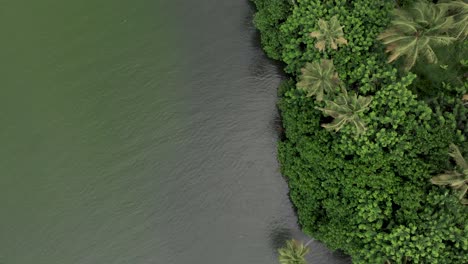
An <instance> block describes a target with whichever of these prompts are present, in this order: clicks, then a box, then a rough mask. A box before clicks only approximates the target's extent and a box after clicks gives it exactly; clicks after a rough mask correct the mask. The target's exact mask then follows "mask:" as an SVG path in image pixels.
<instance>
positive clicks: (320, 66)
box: [297, 60, 340, 101]
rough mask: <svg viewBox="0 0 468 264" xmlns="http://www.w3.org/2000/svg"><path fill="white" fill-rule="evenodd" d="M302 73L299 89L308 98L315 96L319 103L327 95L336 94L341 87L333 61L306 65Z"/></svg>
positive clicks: (298, 84)
mask: <svg viewBox="0 0 468 264" xmlns="http://www.w3.org/2000/svg"><path fill="white" fill-rule="evenodd" d="M301 72H302V74H301V76H300V77H299V78H300V81H299V82H298V83H297V88H298V89H299V90H303V91H305V92H306V93H307V94H306V96H307V97H310V96H315V97H316V100H317V101H322V100H323V98H324V96H325V95H331V94H334V93H335V90H336V89H337V87H339V86H340V79H339V78H338V73H336V72H335V66H334V65H333V61H332V60H321V61H320V63H319V62H312V63H306V65H305V67H304V68H302V69H301Z"/></svg>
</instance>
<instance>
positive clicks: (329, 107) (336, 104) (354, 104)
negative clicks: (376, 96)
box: [316, 89, 372, 134]
mask: <svg viewBox="0 0 468 264" xmlns="http://www.w3.org/2000/svg"><path fill="white" fill-rule="evenodd" d="M371 101H372V97H371V96H358V95H357V94H355V93H353V94H352V95H349V94H348V92H347V91H346V89H342V93H341V94H340V95H338V96H337V97H336V99H335V100H334V101H330V100H326V101H325V104H326V106H325V107H324V108H320V107H316V109H319V110H320V111H322V112H323V113H324V114H325V115H328V116H331V117H333V118H334V120H333V122H331V123H329V124H322V126H323V127H324V128H325V129H327V130H335V131H339V130H340V129H341V128H342V127H343V126H344V125H346V124H348V123H350V124H353V125H354V126H355V127H356V131H357V134H361V133H363V132H364V131H366V126H365V124H364V121H363V120H362V119H361V118H360V117H359V114H360V113H362V112H364V111H366V110H367V109H368V107H369V104H370V103H371Z"/></svg>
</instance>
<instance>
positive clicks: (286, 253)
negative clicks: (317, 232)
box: [278, 239, 310, 264]
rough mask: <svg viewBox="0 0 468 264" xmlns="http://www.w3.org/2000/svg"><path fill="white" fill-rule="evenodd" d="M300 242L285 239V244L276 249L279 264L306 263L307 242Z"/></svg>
mask: <svg viewBox="0 0 468 264" xmlns="http://www.w3.org/2000/svg"><path fill="white" fill-rule="evenodd" d="M309 243H310V241H309V242H307V244H305V245H304V244H302V243H300V242H298V241H296V240H294V239H291V240H288V241H286V246H284V247H282V248H280V249H278V253H279V257H278V259H279V263H281V264H306V263H307V262H306V260H305V256H306V255H307V253H309V249H308V248H307V246H308V244H309Z"/></svg>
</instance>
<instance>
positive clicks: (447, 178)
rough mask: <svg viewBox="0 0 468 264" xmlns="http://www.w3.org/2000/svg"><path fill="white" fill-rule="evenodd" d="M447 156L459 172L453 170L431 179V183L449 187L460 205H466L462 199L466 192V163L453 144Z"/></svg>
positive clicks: (467, 175)
mask: <svg viewBox="0 0 468 264" xmlns="http://www.w3.org/2000/svg"><path fill="white" fill-rule="evenodd" d="M450 150H451V152H450V153H449V155H450V156H451V157H452V158H453V159H454V160H455V163H456V164H457V166H458V167H459V168H460V171H461V172H460V171H458V170H453V171H447V172H445V173H442V174H439V175H437V176H434V177H432V178H431V183H432V184H435V185H449V186H450V187H452V188H453V189H455V190H457V191H458V193H459V194H458V198H459V199H460V202H461V203H462V204H465V205H468V199H467V198H464V197H465V195H466V193H467V191H468V162H467V161H466V159H465V158H463V156H462V154H461V152H460V150H459V149H458V147H457V146H456V145H455V144H450Z"/></svg>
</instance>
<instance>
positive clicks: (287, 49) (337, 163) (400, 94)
mask: <svg viewBox="0 0 468 264" xmlns="http://www.w3.org/2000/svg"><path fill="white" fill-rule="evenodd" d="M252 1H253V2H254V3H255V4H256V6H257V10H258V12H257V13H256V15H255V18H254V23H255V25H256V27H257V28H258V29H259V31H260V33H261V40H262V45H263V47H264V50H265V52H266V53H267V55H268V56H269V57H271V58H273V59H276V60H280V61H282V62H284V63H285V65H286V66H285V72H286V73H287V74H288V76H289V77H290V79H289V80H287V81H285V82H284V83H283V84H282V85H281V87H280V88H279V96H280V100H279V109H280V111H281V116H282V121H283V127H284V129H285V137H284V139H283V140H282V141H281V142H279V147H278V151H279V160H280V162H281V168H282V173H283V174H284V175H285V177H286V178H287V180H288V184H289V188H290V198H291V200H292V202H293V204H294V206H295V207H296V209H297V214H298V217H299V222H300V225H301V227H302V229H303V230H304V231H305V232H306V233H308V234H310V235H311V236H312V237H314V238H316V239H318V240H320V241H322V242H324V243H325V244H326V245H327V246H328V247H330V248H332V249H340V250H342V251H344V252H345V253H347V254H349V255H351V257H352V259H353V263H372V264H375V263H431V264H436V263H443V264H451V263H453V264H461V263H468V206H466V205H464V204H463V203H465V202H467V201H466V200H464V199H466V195H463V192H464V191H465V192H466V189H467V188H468V168H465V169H464V170H463V164H459V163H455V160H454V159H452V158H451V156H450V155H449V153H451V154H453V153H454V152H453V151H454V150H453V149H452V150H451V149H450V147H449V146H450V145H451V144H454V145H456V146H458V148H459V149H460V154H462V155H463V154H464V156H465V157H468V143H467V140H466V139H467V137H468V125H467V118H468V105H467V101H468V98H467V97H468V96H467V95H466V94H467V87H468V84H467V59H468V57H467V56H466V52H467V49H466V46H467V41H466V30H467V28H466V23H467V22H466V19H467V16H468V15H467V3H466V2H465V1H462V0H456V1H439V2H440V3H435V4H433V3H432V1H430V2H429V1H408V0H407V1H390V0H353V1H350V0H348V1H347V0H252ZM434 2H436V1H434ZM421 10H422V11H421ZM412 30H414V31H415V32H416V33H414V32H412ZM386 51H387V52H386ZM389 61H390V62H389ZM452 157H453V155H452ZM460 162H461V161H460ZM457 165H458V166H457ZM444 171H452V172H453V174H450V173H447V174H445V175H448V176H441V174H442V173H444ZM455 171H458V172H457V173H456V172H455ZM450 175H451V177H452V178H447V177H449V176H450ZM436 177H439V178H438V179H439V180H440V179H442V178H443V177H446V178H443V179H442V180H447V181H449V180H452V182H449V183H447V182H445V183H441V181H439V182H438V183H437V181H435V180H434V179H435V178H436ZM440 177H442V178H440ZM431 179H433V181H432V182H431ZM455 181H456V183H457V184H458V185H456V184H455V183H454V182H455ZM437 184H438V185H437ZM450 184H451V185H450ZM450 186H451V187H452V188H450ZM465 186H466V187H465Z"/></svg>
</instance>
